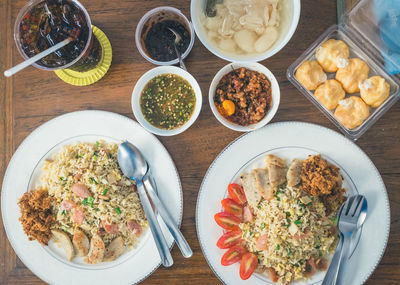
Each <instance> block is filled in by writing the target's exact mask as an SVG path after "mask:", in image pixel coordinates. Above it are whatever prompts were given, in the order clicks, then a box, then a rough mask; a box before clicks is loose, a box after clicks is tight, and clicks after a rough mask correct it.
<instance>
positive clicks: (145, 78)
mask: <svg viewBox="0 0 400 285" xmlns="http://www.w3.org/2000/svg"><path fill="white" fill-rule="evenodd" d="M163 74H173V75H178V76H180V77H181V78H183V79H185V80H186V81H187V82H188V83H189V84H190V85H191V87H192V89H193V91H194V95H195V98H196V102H195V106H194V110H193V113H192V115H191V117H190V118H189V120H187V121H186V122H185V123H184V124H183V125H181V126H179V127H177V128H173V129H163V128H159V127H156V126H155V125H153V124H151V123H150V122H149V121H148V120H147V119H146V118H145V116H144V114H143V111H142V108H141V96H142V92H143V91H144V89H145V88H146V86H147V84H148V83H149V82H150V81H151V80H152V79H153V78H155V77H157V76H159V75H163ZM202 98H203V97H202V94H201V89H200V86H199V84H198V83H197V81H196V79H195V78H194V77H193V76H192V75H191V74H190V73H189V72H187V71H185V70H183V69H181V68H179V67H176V66H159V67H155V68H153V69H150V70H149V71H147V72H146V73H145V74H143V75H142V77H140V78H139V80H138V81H137V83H136V85H135V87H134V89H133V92H132V98H131V105H132V111H133V114H134V115H135V117H136V120H137V121H138V122H139V124H141V125H142V127H144V128H145V129H146V130H148V131H149V132H151V133H153V134H156V135H159V136H174V135H177V134H180V133H182V132H184V131H186V130H187V129H188V128H189V127H190V126H191V125H193V123H194V122H195V121H196V119H197V117H198V116H199V114H200V111H201V106H202V101H203V100H202Z"/></svg>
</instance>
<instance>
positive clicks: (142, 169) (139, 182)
mask: <svg viewBox="0 0 400 285" xmlns="http://www.w3.org/2000/svg"><path fill="white" fill-rule="evenodd" d="M118 164H119V166H120V167H121V170H122V172H123V173H124V174H125V175H126V176H127V177H129V178H130V179H132V180H135V181H136V186H137V189H138V193H139V197H140V201H141V202H142V205H143V209H144V212H145V214H146V217H147V220H148V221H149V225H150V230H151V233H152V235H153V237H154V241H155V243H156V246H157V249H158V252H159V254H160V258H161V262H162V264H163V265H164V266H165V267H170V266H172V264H173V263H174V261H173V260H172V256H171V253H170V251H169V248H168V245H167V242H166V240H165V237H164V235H163V233H162V231H161V228H160V225H159V223H158V221H157V218H156V216H155V214H154V212H153V209H152V207H151V204H150V201H149V198H148V197H147V194H146V191H145V189H144V185H143V177H144V176H145V175H146V173H147V170H148V167H147V163H146V160H145V159H144V157H143V156H142V154H141V153H140V151H139V150H138V149H137V148H136V147H135V146H134V145H132V144H131V143H129V142H124V143H122V144H121V145H120V146H119V147H118Z"/></svg>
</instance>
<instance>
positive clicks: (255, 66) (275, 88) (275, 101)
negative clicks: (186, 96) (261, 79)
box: [208, 62, 281, 132]
mask: <svg viewBox="0 0 400 285" xmlns="http://www.w3.org/2000/svg"><path fill="white" fill-rule="evenodd" d="M241 67H244V68H246V69H249V70H253V71H257V72H259V73H262V74H264V75H265V76H266V77H267V79H268V80H269V82H270V83H271V96H272V100H271V106H270V108H269V110H268V111H267V113H266V114H265V117H264V118H263V119H261V121H259V122H258V123H256V124H251V125H248V126H242V125H239V124H235V123H233V122H231V121H229V120H227V119H226V118H225V117H224V116H222V115H221V114H220V112H219V111H218V109H217V107H216V106H215V102H214V95H215V92H216V89H217V86H218V83H219V82H220V81H221V79H222V77H224V75H226V74H228V73H229V72H231V71H232V70H233V69H238V68H241ZM280 98H281V92H280V89H279V84H278V81H277V80H276V78H275V76H274V75H273V74H272V72H271V71H270V70H269V69H268V68H266V67H265V66H264V65H262V64H260V63H256V62H245V63H229V64H227V65H225V66H224V67H223V68H221V70H220V71H218V72H217V74H216V75H215V77H214V79H213V80H212V82H211V85H210V89H209V93H208V100H209V103H210V107H211V111H212V112H213V114H214V116H215V117H216V118H217V120H218V121H219V122H220V123H221V124H223V125H224V126H225V127H227V128H229V129H231V130H234V131H238V132H251V131H254V130H256V129H259V128H261V127H263V126H265V125H266V124H268V123H269V122H270V121H271V120H272V118H273V117H274V116H275V114H276V112H277V111H278V107H279V102H280Z"/></svg>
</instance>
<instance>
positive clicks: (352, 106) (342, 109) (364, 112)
mask: <svg viewBox="0 0 400 285" xmlns="http://www.w3.org/2000/svg"><path fill="white" fill-rule="evenodd" d="M334 115H335V118H336V119H337V120H338V121H339V122H340V123H341V124H342V125H343V126H345V127H346V128H348V129H354V128H356V127H358V126H359V125H361V124H362V123H363V122H364V121H365V119H367V118H368V116H369V106H368V105H367V104H365V102H364V101H363V100H362V99H361V98H360V97H357V96H351V97H349V98H347V99H343V100H341V101H340V102H339V104H338V107H337V108H336V110H335V114H334Z"/></svg>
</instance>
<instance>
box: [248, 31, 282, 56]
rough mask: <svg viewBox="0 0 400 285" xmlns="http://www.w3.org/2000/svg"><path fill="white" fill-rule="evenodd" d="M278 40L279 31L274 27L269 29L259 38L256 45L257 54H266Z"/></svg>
mask: <svg viewBox="0 0 400 285" xmlns="http://www.w3.org/2000/svg"><path fill="white" fill-rule="evenodd" d="M277 38H278V30H277V29H276V28H274V27H268V28H267V29H266V30H265V33H264V35H262V36H261V37H259V38H258V40H257V41H256V42H255V44H254V48H255V50H256V52H259V53H261V52H264V51H266V50H267V49H269V48H270V47H271V46H272V45H273V44H274V43H275V42H276V40H277Z"/></svg>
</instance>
